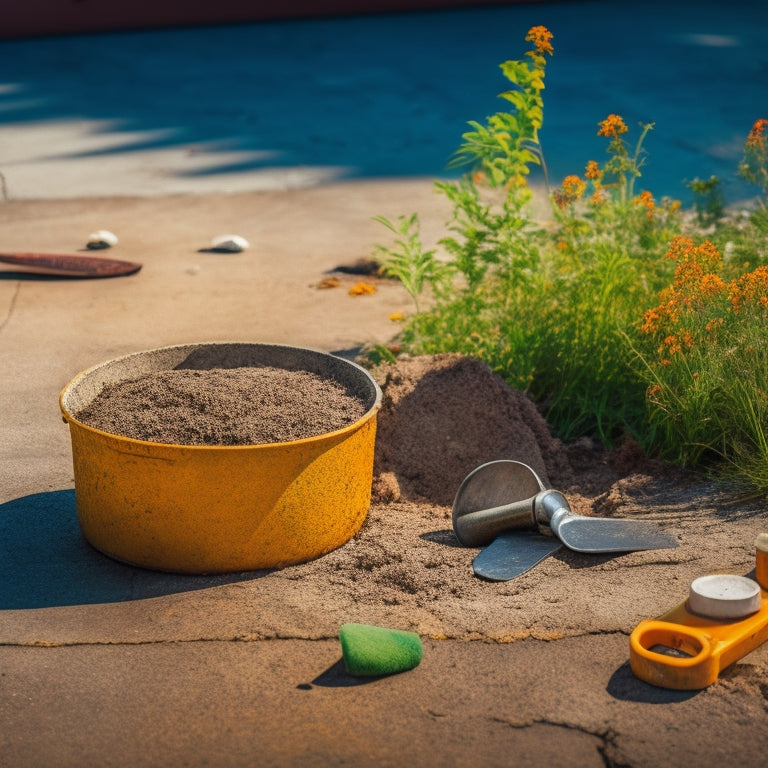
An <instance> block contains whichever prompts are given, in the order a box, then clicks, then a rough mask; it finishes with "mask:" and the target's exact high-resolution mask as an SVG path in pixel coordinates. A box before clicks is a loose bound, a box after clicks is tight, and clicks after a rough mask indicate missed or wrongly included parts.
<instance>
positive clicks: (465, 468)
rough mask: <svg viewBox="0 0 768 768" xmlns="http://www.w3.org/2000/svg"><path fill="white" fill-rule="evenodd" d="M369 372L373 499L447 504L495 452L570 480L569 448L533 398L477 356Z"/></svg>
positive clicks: (565, 482) (563, 483) (553, 478)
mask: <svg viewBox="0 0 768 768" xmlns="http://www.w3.org/2000/svg"><path fill="white" fill-rule="evenodd" d="M374 375H375V376H376V378H377V379H378V381H379V384H380V386H381V388H382V391H383V393H384V397H383V401H382V408H381V412H380V413H379V417H378V431H377V435H376V455H375V462H374V476H375V479H374V486H373V487H374V500H378V501H397V500H399V499H410V500H417V501H427V502H431V503H433V504H438V505H443V506H449V505H451V504H452V503H453V498H454V496H455V494H456V491H457V490H458V488H459V485H461V482H462V480H463V479H464V478H465V477H466V476H467V475H468V474H469V473H470V472H471V471H472V470H473V469H475V468H476V467H478V466H479V465H480V464H484V463H485V462H488V461H494V460H497V459H511V460H514V461H521V462H523V463H525V464H528V465H529V466H530V467H532V468H533V469H534V470H535V471H536V473H537V474H538V475H539V476H540V477H541V479H542V480H543V481H544V482H545V483H548V484H549V485H553V486H556V487H558V488H560V487H568V486H570V485H571V484H572V483H573V479H574V475H573V469H572V467H571V463H570V460H569V456H568V451H567V450H566V447H565V446H564V445H563V443H562V441H560V440H559V439H557V438H556V437H554V436H553V434H552V431H551V429H550V427H549V425H548V424H547V422H546V420H545V419H544V418H543V417H542V415H541V414H540V413H539V411H538V410H537V408H536V406H535V405H534V403H533V402H532V401H531V400H530V398H529V397H528V396H527V395H525V394H524V393H522V392H519V391H517V390H514V389H512V388H511V387H510V386H509V385H508V384H507V383H506V382H505V381H504V380H503V379H502V378H501V377H500V376H498V375H496V374H494V373H493V372H492V371H491V369H490V368H489V367H488V366H487V365H486V364H485V363H483V362H481V361H480V360H476V359H473V358H469V357H463V356H460V355H452V354H446V355H432V356H422V357H413V358H401V359H399V360H398V361H397V363H396V364H395V365H393V366H382V367H381V368H379V369H378V370H377V371H375V372H374Z"/></svg>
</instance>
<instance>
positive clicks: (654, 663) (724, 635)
mask: <svg viewBox="0 0 768 768" xmlns="http://www.w3.org/2000/svg"><path fill="white" fill-rule="evenodd" d="M766 640H768V592H767V591H766V590H765V588H763V589H761V607H760V609H759V610H758V611H757V613H753V614H752V615H750V616H747V617H745V618H743V619H740V620H736V621H719V620H711V619H707V618H705V617H703V616H698V615H696V614H694V613H690V612H689V611H688V610H687V607H686V603H682V604H680V605H678V606H677V607H676V608H673V609H672V610H671V611H669V612H668V613H665V614H664V615H663V616H660V617H659V618H658V619H648V620H646V621H641V622H640V623H639V624H638V625H637V627H635V630H634V631H633V632H632V634H631V635H630V637H629V663H630V667H631V668H632V672H634V674H635V675H636V676H637V677H639V678H640V679H641V680H644V681H645V682H647V683H650V684H651V685H657V686H659V687H661V688H674V689H677V690H684V691H688V690H698V689H700V688H706V687H707V686H708V685H711V684H712V683H714V682H715V681H716V680H717V676H718V675H719V674H720V671H721V670H722V669H725V668H726V667H727V666H729V665H730V664H732V663H733V662H734V661H737V660H738V659H740V658H741V657H742V656H746V655H747V654H748V653H749V652H750V651H753V650H754V649H755V648H757V646H758V645H760V644H761V643H763V642H765V641H766ZM656 646H665V647H666V648H671V649H673V650H678V651H682V652H683V653H684V654H686V655H685V656H670V655H667V654H666V653H659V652H658V651H654V650H652V649H653V648H654V647H656Z"/></svg>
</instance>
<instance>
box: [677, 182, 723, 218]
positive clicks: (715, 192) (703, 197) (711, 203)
mask: <svg viewBox="0 0 768 768" xmlns="http://www.w3.org/2000/svg"><path fill="white" fill-rule="evenodd" d="M686 186H687V187H688V189H690V190H691V192H693V196H694V202H693V207H694V209H695V210H696V220H697V221H698V223H699V226H701V227H709V226H710V225H712V224H715V223H716V222H717V221H719V220H720V219H722V218H723V216H724V214H725V199H724V198H723V192H722V189H721V188H720V179H718V178H717V176H710V177H709V178H708V179H707V180H706V181H702V180H701V179H698V178H696V179H694V180H693V181H689V182H688V184H687V185H686Z"/></svg>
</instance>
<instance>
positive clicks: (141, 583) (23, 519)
mask: <svg viewBox="0 0 768 768" xmlns="http://www.w3.org/2000/svg"><path fill="white" fill-rule="evenodd" d="M268 573H270V571H267V570H264V571H249V572H245V573H227V574H216V575H212V576H187V575H183V574H171V573H160V572H157V571H149V570H145V569H143V568H134V567H132V566H130V565H125V564H123V563H119V562H117V561H116V560H112V559H110V558H108V557H106V556H105V555H102V554H101V553H100V552H97V551H96V550H95V549H93V547H91V546H90V545H89V544H88V543H87V542H86V541H85V539H84V538H83V535H82V533H81V532H80V525H79V523H78V520H77V509H76V506H75V492H74V490H63V491H50V492H47V493H35V494H32V495H31V496H23V497H22V498H19V499H14V500H13V501H9V502H6V503H5V504H0V610H8V609H18V608H49V607H52V606H63V605H86V604H92V603H116V602H123V601H126V600H140V599H144V598H150V597H159V596H161V595H168V594H173V593H176V592H188V591H192V590H197V589H207V588H209V587H216V586H220V585H222V584H231V583H234V582H239V581H245V580H248V579H254V578H259V577H261V576H265V575H266V574H268Z"/></svg>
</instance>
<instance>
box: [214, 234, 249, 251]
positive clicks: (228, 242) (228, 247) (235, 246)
mask: <svg viewBox="0 0 768 768" xmlns="http://www.w3.org/2000/svg"><path fill="white" fill-rule="evenodd" d="M211 247H212V248H214V249H215V250H217V251H228V252H229V253H240V251H244V250H245V249H246V248H248V247H249V243H248V241H247V240H246V239H245V238H244V237H240V235H219V236H218V237H214V238H213V240H211Z"/></svg>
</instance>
